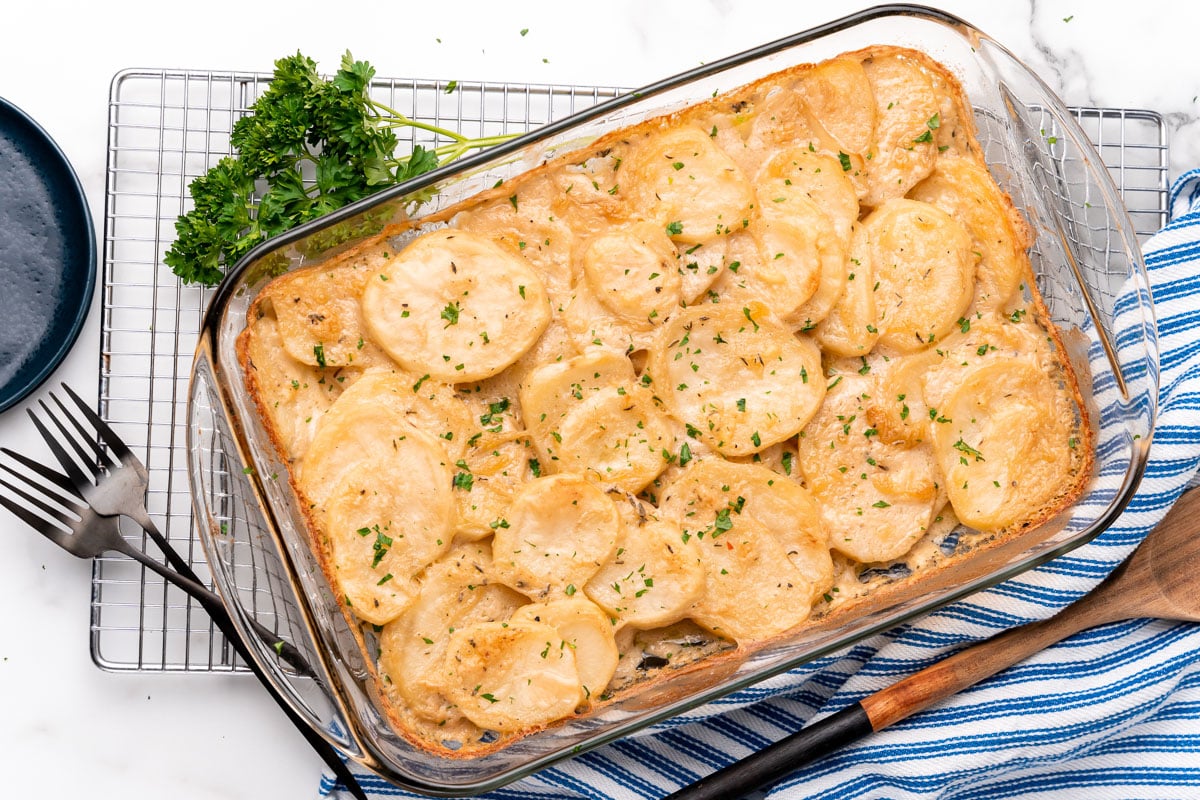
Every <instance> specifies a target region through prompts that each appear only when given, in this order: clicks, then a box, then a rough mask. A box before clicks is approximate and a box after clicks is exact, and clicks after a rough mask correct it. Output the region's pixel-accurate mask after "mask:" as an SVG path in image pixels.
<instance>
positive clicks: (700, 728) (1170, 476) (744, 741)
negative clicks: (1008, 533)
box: [320, 170, 1200, 800]
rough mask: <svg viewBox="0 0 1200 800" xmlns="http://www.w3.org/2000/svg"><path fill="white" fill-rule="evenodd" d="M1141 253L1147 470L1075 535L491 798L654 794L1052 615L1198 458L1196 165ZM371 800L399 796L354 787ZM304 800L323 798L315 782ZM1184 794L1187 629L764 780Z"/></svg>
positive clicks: (1099, 641)
mask: <svg viewBox="0 0 1200 800" xmlns="http://www.w3.org/2000/svg"><path fill="white" fill-rule="evenodd" d="M1170 197H1171V212H1172V213H1171V216H1172V221H1171V223H1170V224H1169V225H1168V226H1167V227H1166V228H1164V229H1163V230H1162V231H1160V232H1159V233H1157V234H1156V235H1155V236H1153V237H1152V238H1151V239H1150V241H1149V242H1147V244H1146V246H1145V248H1144V252H1145V257H1146V267H1147V270H1148V273H1149V277H1150V288H1151V292H1152V294H1153V296H1154V305H1155V313H1156V317H1157V324H1158V334H1159V348H1160V369H1161V375H1160V386H1161V390H1160V408H1159V420H1158V425H1157V429H1156V432H1155V435H1154V439H1153V443H1152V446H1151V449H1150V463H1149V466H1148V468H1147V470H1146V475H1145V478H1144V480H1143V481H1142V484H1141V487H1140V489H1139V491H1138V493H1137V495H1136V497H1135V498H1134V499H1133V501H1132V502H1131V503H1130V505H1129V507H1128V509H1127V510H1126V511H1125V513H1123V514H1122V515H1121V517H1120V518H1119V519H1118V520H1117V521H1116V523H1115V524H1114V525H1112V526H1111V527H1110V528H1109V529H1108V530H1107V531H1105V532H1104V533H1103V534H1101V535H1100V536H1099V537H1097V539H1095V540H1094V541H1092V542H1091V543H1089V544H1087V545H1085V546H1083V547H1080V548H1078V549H1077V550H1074V551H1072V552H1071V553H1069V554H1068V555H1066V556H1064V557H1061V558H1059V559H1056V560H1055V561H1052V562H1050V563H1048V564H1046V565H1044V566H1042V567H1039V568H1037V569H1035V570H1032V571H1030V572H1027V573H1025V574H1024V575H1022V576H1020V577H1018V578H1016V579H1013V580H1010V581H1008V582H1006V583H1004V584H1001V585H999V586H997V587H995V588H992V589H989V590H986V591H984V592H981V593H978V594H975V595H972V596H970V597H969V598H967V599H966V600H963V601H960V602H957V603H954V604H952V605H950V606H947V607H945V608H943V609H941V610H939V611H936V612H934V613H933V614H931V615H929V616H926V617H923V618H922V619H920V620H919V621H917V622H916V623H914V624H911V625H908V626H904V627H900V628H897V629H894V630H891V631H889V632H887V633H884V634H880V635H878V636H875V637H873V638H871V639H868V640H866V641H863V642H861V643H859V644H858V645H856V646H854V647H852V648H850V649H849V650H848V651H845V652H843V653H840V654H838V655H836V656H831V657H828V658H824V659H821V660H819V661H816V662H814V663H811V664H808V665H806V666H804V667H802V668H799V669H796V670H793V671H791V672H789V673H786V674H783V675H779V676H776V677H775V678H772V679H769V680H767V681H764V682H763V683H760V684H757V685H755V686H753V687H751V688H749V689H745V690H743V691H740V692H737V693H735V694H733V695H730V696H728V697H726V698H723V699H722V700H719V701H717V702H714V703H711V704H709V705H706V706H704V707H702V708H699V709H696V710H694V711H692V712H690V713H688V714H686V715H684V716H683V717H681V718H677V719H675V720H672V721H671V722H670V723H664V724H662V725H659V726H657V727H654V728H651V729H649V730H647V731H646V732H644V733H643V734H641V735H637V736H632V737H627V738H625V739H622V740H620V741H618V742H615V743H613V744H611V745H607V746H605V747H603V748H600V749H597V750H595V751H592V752H589V753H585V754H583V755H581V756H578V757H576V758H574V759H571V760H569V761H567V762H565V763H563V764H561V765H559V766H556V767H554V768H551V769H547V770H544V771H542V772H540V773H538V774H536V775H535V776H533V777H530V778H526V779H524V780H522V781H519V782H517V783H514V784H511V785H510V786H508V787H506V788H504V789H501V790H497V791H495V792H493V793H492V794H490V795H487V796H488V797H494V798H513V799H514V800H515V799H516V798H530V799H531V800H532V799H534V798H539V799H540V798H620V799H621V800H624V798H660V797H662V796H663V795H664V794H667V793H668V792H669V791H673V790H675V789H677V788H679V787H680V786H683V785H685V784H688V783H691V782H692V781H694V780H696V779H697V778H700V777H702V776H703V775H706V774H708V773H709V772H712V771H713V770H715V769H718V768H719V767H722V766H724V765H725V764H728V763H730V762H731V761H734V760H736V759H739V758H742V757H744V756H746V755H749V754H750V753H751V752H753V751H755V750H758V749H761V748H762V747H764V746H766V745H768V744H770V743H771V742H773V741H775V740H777V739H780V738H782V737H784V736H785V735H787V734H789V733H791V732H793V731H795V730H797V729H799V728H800V727H802V726H803V725H804V724H805V723H806V722H807V721H809V720H810V719H815V718H819V717H823V716H826V715H829V714H832V713H833V712H835V711H837V710H839V709H841V708H843V707H845V706H847V705H849V704H850V703H852V702H854V701H856V700H858V699H860V698H862V697H864V696H866V695H868V694H871V693H872V692H875V691H877V690H879V689H882V688H884V687H886V686H888V685H890V684H891V683H894V682H895V681H896V680H897V679H899V678H901V677H903V676H906V675H909V674H912V673H913V672H916V671H917V670H919V669H921V668H922V667H925V666H927V665H929V664H931V663H933V662H935V661H937V660H938V659H940V658H942V657H943V656H945V655H946V654H947V653H949V652H950V651H951V650H953V649H955V648H956V647H958V646H961V645H962V644H964V643H967V642H970V641H975V640H979V639H984V638H987V637H989V636H991V635H993V634H995V633H998V632H1000V631H1002V630H1004V629H1007V628H1010V627H1013V626H1015V625H1019V624H1022V623H1024V622H1028V621H1031V620H1034V619H1041V618H1045V617H1048V616H1051V615H1052V614H1054V613H1056V612H1057V611H1059V610H1060V609H1062V608H1063V607H1065V606H1066V605H1068V604H1069V603H1070V602H1071V601H1072V600H1074V599H1076V598H1077V597H1079V596H1080V595H1082V594H1084V593H1085V592H1087V591H1088V590H1090V589H1091V588H1092V587H1094V586H1095V585H1096V584H1097V583H1099V582H1100V581H1101V580H1102V579H1103V578H1104V576H1106V575H1107V574H1108V573H1109V572H1110V571H1111V570H1112V569H1113V568H1114V567H1115V566H1116V565H1117V564H1119V563H1120V562H1121V561H1122V560H1124V559H1125V558H1126V557H1127V556H1128V555H1129V554H1130V553H1131V552H1132V551H1133V549H1134V548H1135V547H1136V545H1137V543H1138V542H1140V541H1141V539H1142V537H1144V536H1145V535H1146V533H1147V532H1148V531H1149V530H1150V529H1151V528H1152V527H1153V526H1154V525H1155V524H1156V523H1157V522H1158V521H1159V520H1160V519H1162V517H1163V516H1164V515H1165V514H1166V511H1167V509H1168V508H1170V506H1171V504H1172V503H1173V502H1174V501H1175V499H1176V498H1177V497H1178V496H1179V494H1180V493H1181V492H1182V491H1183V489H1184V488H1185V487H1186V486H1187V485H1188V484H1189V482H1191V481H1193V479H1194V477H1195V475H1196V470H1197V465H1198V464H1200V170H1193V171H1191V172H1188V173H1186V174H1185V175H1183V176H1181V177H1180V178H1179V179H1178V180H1177V181H1176V182H1175V183H1174V185H1173V186H1172V190H1171V195H1170ZM363 786H364V788H365V789H366V790H367V791H368V793H370V794H371V796H372V797H378V798H384V797H399V796H407V795H406V793H404V792H401V791H400V790H398V789H396V788H395V787H392V786H391V785H389V784H386V783H384V782H383V781H381V780H379V779H378V778H375V777H373V776H364V777H363ZM320 789H321V794H322V796H337V795H339V794H341V793H339V792H336V791H335V788H334V786H333V783H332V780H331V779H330V778H329V777H328V776H327V777H326V778H325V779H324V780H323V781H322V784H321V787H320ZM1085 792H1086V794H1087V797H1088V798H1089V800H1105V798H1112V799H1113V800H1129V798H1200V625H1187V624H1173V623H1166V622H1162V621H1156V620H1136V621H1131V622H1125V623H1118V624H1112V625H1105V626H1101V627H1098V628H1094V629H1092V630H1090V631H1086V632H1084V633H1081V634H1079V635H1077V636H1074V637H1072V638H1071V639H1069V640H1067V641H1066V642H1063V643H1061V644H1059V645H1057V646H1055V647H1051V648H1049V649H1048V650H1046V651H1044V652H1042V653H1040V654H1038V655H1036V656H1034V657H1032V658H1030V659H1028V660H1027V661H1025V662H1023V663H1021V664H1019V665H1017V666H1015V667H1013V668H1011V669H1009V670H1006V671H1005V672H1003V673H1001V674H999V675H997V676H995V677H993V678H991V679H989V680H986V681H984V682H982V683H980V684H978V685H976V686H974V687H972V688H971V689H968V690H967V691H964V692H962V693H961V694H959V695H958V696H956V697H954V698H952V699H951V700H949V701H947V702H945V703H942V704H940V705H938V706H937V707H935V708H933V709H930V710H927V711H925V712H923V713H921V714H917V715H915V716H913V717H911V718H909V719H908V720H906V721H904V722H901V723H899V724H897V725H895V726H893V727H891V728H888V729H886V730H884V731H882V732H880V733H878V734H875V735H873V736H871V737H869V738H868V739H866V740H864V741H862V742H860V743H858V744H855V745H853V746H850V747H847V748H845V749H843V750H842V751H840V752H838V753H836V754H834V755H832V756H830V757H828V758H825V759H823V760H821V761H819V762H817V763H816V764H814V765H812V766H810V767H808V768H806V769H805V770H804V771H803V772H802V773H801V774H799V775H797V776H795V777H792V778H789V779H787V780H785V781H784V782H782V783H780V784H778V785H777V786H775V787H773V788H772V789H771V791H770V794H769V796H770V797H771V798H801V797H803V798H837V799H838V800H848V798H888V799H889V800H901V799H904V800H908V799H910V798H955V800H965V799H966V798H1010V797H1019V798H1023V799H1025V800H1029V799H1032V798H1051V797H1056V798H1061V797H1077V796H1082V795H1083V794H1084V793H1085Z"/></svg>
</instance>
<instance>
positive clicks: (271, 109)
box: [164, 52, 512, 286]
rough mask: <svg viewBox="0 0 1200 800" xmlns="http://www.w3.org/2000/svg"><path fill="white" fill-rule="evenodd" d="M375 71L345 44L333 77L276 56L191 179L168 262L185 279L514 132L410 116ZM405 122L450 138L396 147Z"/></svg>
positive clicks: (214, 274)
mask: <svg viewBox="0 0 1200 800" xmlns="http://www.w3.org/2000/svg"><path fill="white" fill-rule="evenodd" d="M374 77H375V69H374V67H372V66H371V65H370V64H368V63H367V62H365V61H355V60H354V58H353V57H352V56H351V55H350V53H349V52H346V54H345V55H343V56H342V61H341V67H340V68H339V69H338V71H337V74H336V75H334V76H333V77H332V78H330V79H326V78H323V77H322V76H321V75H319V74H318V73H317V65H316V63H315V62H314V61H313V60H312V59H310V58H307V57H306V56H304V55H302V54H301V53H296V55H294V56H287V57H285V58H281V59H279V60H278V61H276V62H275V71H274V74H273V76H272V78H271V82H270V84H269V85H268V87H267V89H266V90H265V91H264V92H263V94H262V96H260V97H259V98H258V99H257V100H256V101H255V102H254V103H253V104H252V105H251V106H250V108H249V112H250V113H249V114H248V115H247V116H245V117H242V118H241V119H239V120H237V121H236V122H235V123H234V126H233V130H232V132H231V135H230V141H231V144H232V145H233V148H234V150H235V152H236V155H233V156H228V157H225V158H222V159H221V160H220V161H219V162H218V163H217V164H216V166H214V167H212V168H211V169H210V170H208V171H207V172H206V173H204V174H203V175H200V176H198V177H197V178H195V179H194V180H193V181H192V182H191V184H190V185H189V193H190V194H191V197H192V202H193V208H192V210H190V211H188V212H187V213H186V214H184V215H183V216H181V217H179V219H178V220H177V221H176V223H175V231H176V239H175V242H174V243H173V244H172V245H171V247H170V248H169V249H168V250H167V252H166V255H165V257H164V261H165V263H166V264H167V266H168V267H170V268H171V270H172V271H173V272H174V273H175V274H176V275H178V276H179V277H180V278H181V279H182V280H183V281H184V282H185V283H198V284H203V285H206V286H213V285H215V284H217V283H219V282H220V280H221V278H222V277H223V276H224V269H225V267H227V266H229V265H231V264H233V263H235V262H236V261H237V260H238V259H239V258H241V257H242V256H243V255H245V254H246V253H247V252H249V251H250V249H251V248H253V247H254V246H255V245H256V244H258V243H259V242H261V241H263V240H265V239H267V238H269V237H272V236H275V235H277V234H280V233H283V232H284V231H286V230H289V229H291V228H293V227H295V226H297V225H299V224H301V223H303V222H307V221H309V220H312V219H316V218H317V217H320V216H322V215H324V214H328V213H329V212H331V211H334V210H336V209H338V208H341V207H342V206H345V205H347V204H349V203H352V202H354V201H356V200H360V199H362V198H364V197H366V196H368V195H370V194H373V193H375V192H377V191H379V190H380V189H383V188H384V187H387V186H390V185H393V184H396V183H399V182H401V181H405V180H408V179H409V178H412V177H415V176H417V175H421V174H423V173H425V172H429V171H430V170H432V169H433V168H435V167H437V166H440V165H442V164H446V163H449V162H450V161H453V160H455V159H457V158H460V157H461V156H463V155H465V154H467V153H469V152H470V151H472V150H475V149H479V148H484V147H489V146H491V145H494V144H498V143H499V142H502V141H505V140H506V139H509V138H512V135H511V134H508V135H498V136H485V137H479V138H469V137H467V136H464V135H462V134H461V133H459V132H457V131H453V130H449V129H447V128H443V127H439V126H437V125H431V124H428V123H424V122H420V121H418V120H414V119H411V118H410V117H407V116H405V115H404V114H401V113H400V112H398V111H396V110H395V109H393V108H389V107H388V106H386V105H384V104H382V103H379V102H377V101H375V100H373V99H372V98H371V96H370V94H369V91H370V86H371V80H372V79H373V78H374ZM404 127H408V128H417V129H420V130H424V131H429V132H431V133H433V134H435V135H437V136H439V137H441V138H443V139H447V140H448V141H447V142H446V143H444V144H441V145H438V146H436V147H434V148H432V149H427V148H425V147H422V146H421V145H415V146H413V148H412V152H411V153H406V154H397V149H398V146H399V141H398V139H397V137H396V129H398V128H404Z"/></svg>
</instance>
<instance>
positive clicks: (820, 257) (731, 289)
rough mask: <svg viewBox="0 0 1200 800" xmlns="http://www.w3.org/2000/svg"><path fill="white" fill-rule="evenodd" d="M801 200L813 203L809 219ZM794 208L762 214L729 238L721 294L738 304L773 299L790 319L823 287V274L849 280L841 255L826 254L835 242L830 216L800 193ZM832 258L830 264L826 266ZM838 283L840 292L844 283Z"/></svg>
mask: <svg viewBox="0 0 1200 800" xmlns="http://www.w3.org/2000/svg"><path fill="white" fill-rule="evenodd" d="M802 202H803V203H805V204H806V205H807V206H808V219H807V220H805V219H804V218H803V217H802V216H801V213H800V205H801V203H802ZM792 208H793V211H795V212H796V214H795V216H794V217H790V218H785V217H783V216H782V215H778V216H770V217H768V216H765V215H760V216H758V217H755V218H754V220H753V221H752V222H751V223H750V225H749V226H748V227H747V228H746V230H744V231H740V232H739V233H738V234H736V235H735V236H733V237H730V253H729V257H730V262H729V265H728V266H729V269H727V270H726V271H725V273H724V274H723V275H722V276H721V277H720V279H719V280H718V281H717V283H716V291H717V292H718V294H720V296H721V297H722V299H725V300H728V301H729V302H733V303H737V304H739V305H740V304H743V303H747V302H750V301H758V302H760V303H766V304H769V305H770V307H771V309H772V310H773V311H774V312H775V313H776V314H777V315H778V316H779V317H780V319H782V320H784V321H785V322H788V323H792V322H794V321H795V318H796V317H798V316H800V314H801V307H802V306H804V305H805V304H806V302H807V301H808V300H809V299H810V298H812V297H813V295H814V294H816V293H817V290H818V289H819V288H821V286H822V280H823V278H829V279H832V280H833V281H835V282H836V281H837V280H838V279H839V278H841V279H842V280H844V279H845V276H844V271H842V270H841V264H840V263H838V259H837V257H836V256H834V257H833V258H828V257H827V255H826V253H827V251H828V249H829V248H831V247H836V242H834V241H833V238H834V237H833V228H832V225H830V223H829V221H828V219H826V218H824V217H823V215H822V214H821V211H820V209H818V208H817V207H816V206H815V205H814V204H813V203H812V202H811V201H807V200H802V199H800V198H797V199H796V200H795V201H794V202H793V207H792ZM827 258H828V260H829V261H830V262H831V263H830V268H829V269H826V268H825V267H826V261H827ZM839 272H841V273H842V274H840V275H839ZM834 288H835V289H836V290H838V291H840V289H841V286H840V284H838V285H836V286H835V287H834ZM800 322H801V323H803V322H804V320H803V319H801V320H800ZM812 322H813V324H815V322H816V321H815V320H813V321H812Z"/></svg>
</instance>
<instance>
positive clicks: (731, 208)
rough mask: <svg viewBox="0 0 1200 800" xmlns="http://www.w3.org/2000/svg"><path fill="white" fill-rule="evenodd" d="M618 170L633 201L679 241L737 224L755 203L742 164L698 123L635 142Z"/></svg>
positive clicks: (708, 236) (709, 236)
mask: <svg viewBox="0 0 1200 800" xmlns="http://www.w3.org/2000/svg"><path fill="white" fill-rule="evenodd" d="M621 174H622V175H623V176H624V177H623V178H622V181H623V190H627V191H629V192H630V193H631V194H632V195H633V196H634V197H635V198H636V200H635V202H636V204H637V207H639V208H641V209H644V213H645V214H646V216H647V218H648V219H649V220H650V221H652V222H653V223H655V224H656V225H659V226H661V227H662V228H663V229H664V230H665V231H666V232H667V234H668V235H670V237H671V239H672V240H673V241H674V242H675V243H676V244H682V245H683V246H684V247H690V246H692V245H696V244H700V245H704V244H705V243H707V242H711V241H712V240H714V239H717V238H720V237H723V236H725V235H726V234H728V233H729V232H730V231H731V230H733V229H734V228H736V227H740V226H741V224H742V220H743V219H745V218H746V217H748V216H749V214H750V207H751V206H752V205H753V204H754V191H753V190H752V189H751V187H750V182H749V181H747V180H746V176H745V175H744V174H742V170H741V169H740V168H739V167H738V165H737V164H736V163H735V162H734V161H733V159H731V158H730V157H729V156H728V155H726V154H725V153H724V152H723V151H722V150H721V149H720V148H718V147H717V146H716V144H714V143H713V140H712V138H711V137H710V136H709V135H708V134H707V133H705V132H704V131H701V130H699V129H697V128H692V127H686V126H680V127H676V128H673V129H670V130H666V131H656V132H654V133H652V134H651V135H650V136H649V138H647V139H645V140H644V141H640V142H638V143H637V144H636V145H634V147H633V150H632V152H631V153H630V155H629V158H628V160H627V162H626V163H625V165H624V166H622V168H621Z"/></svg>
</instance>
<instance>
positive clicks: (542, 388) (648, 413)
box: [520, 349, 671, 493]
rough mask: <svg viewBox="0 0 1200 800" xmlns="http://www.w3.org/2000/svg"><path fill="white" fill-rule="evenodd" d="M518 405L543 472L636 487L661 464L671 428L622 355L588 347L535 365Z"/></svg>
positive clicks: (651, 477) (628, 488)
mask: <svg viewBox="0 0 1200 800" xmlns="http://www.w3.org/2000/svg"><path fill="white" fill-rule="evenodd" d="M520 399H521V408H522V409H523V412H524V416H525V419H526V422H527V424H528V426H529V431H530V433H531V434H532V438H533V442H534V445H535V447H536V448H537V451H538V454H539V457H540V461H541V463H542V465H543V466H544V467H545V468H546V470H547V472H576V473H579V474H584V475H587V476H588V477H590V478H592V479H594V480H596V481H597V482H598V483H600V484H601V485H603V486H613V487H617V488H620V489H624V490H626V491H629V492H633V493H636V492H639V491H641V490H642V489H643V488H645V486H646V485H647V484H649V483H650V482H651V481H652V480H654V478H655V477H656V476H657V475H658V474H659V473H660V472H662V471H663V469H664V468H665V467H666V465H667V461H666V459H665V458H664V457H663V453H664V452H665V451H666V450H667V448H668V447H669V446H670V443H671V434H670V430H669V429H668V427H667V424H666V420H665V419H664V418H663V415H662V413H661V412H660V411H659V410H658V409H657V408H656V407H655V405H654V403H653V401H652V399H651V395H650V393H649V391H648V389H647V388H646V387H645V386H644V385H642V384H641V383H640V382H638V381H637V379H636V376H635V375H634V371H633V365H632V364H631V363H630V362H629V359H628V358H626V357H625V356H624V355H619V354H616V353H613V352H612V351H609V350H599V349H593V350H591V351H589V352H587V353H584V354H583V355H580V356H576V357H574V358H570V359H567V360H566V361H561V362H557V363H549V364H546V365H544V366H542V367H540V368H538V369H537V370H535V371H534V372H533V373H532V374H531V375H530V376H529V378H528V380H527V381H526V382H525V385H524V386H522V387H521V393H520Z"/></svg>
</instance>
